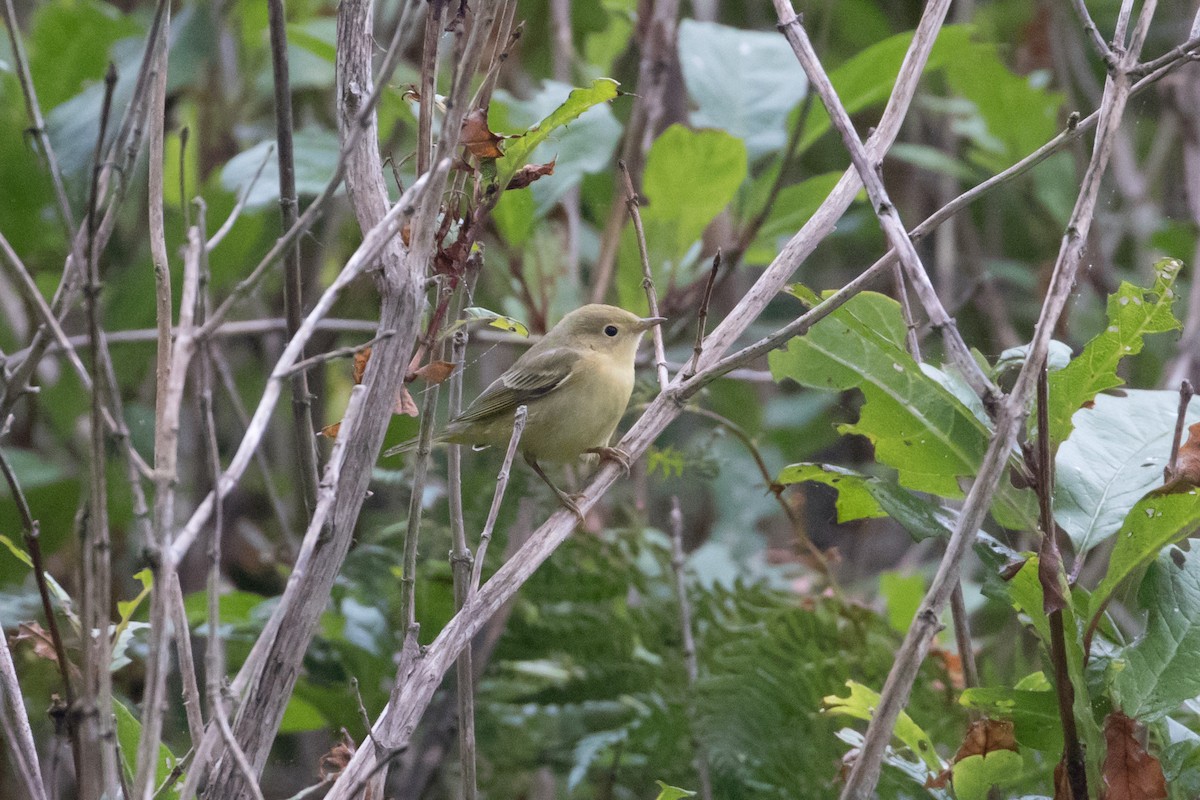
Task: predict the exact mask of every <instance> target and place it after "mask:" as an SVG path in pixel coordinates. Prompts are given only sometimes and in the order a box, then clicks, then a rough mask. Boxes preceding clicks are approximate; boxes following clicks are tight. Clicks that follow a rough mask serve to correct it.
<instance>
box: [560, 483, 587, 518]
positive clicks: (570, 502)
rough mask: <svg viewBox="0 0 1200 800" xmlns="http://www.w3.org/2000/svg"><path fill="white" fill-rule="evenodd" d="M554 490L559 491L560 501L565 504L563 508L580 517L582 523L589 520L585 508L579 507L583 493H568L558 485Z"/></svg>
mask: <svg viewBox="0 0 1200 800" xmlns="http://www.w3.org/2000/svg"><path fill="white" fill-rule="evenodd" d="M554 491H556V492H557V493H558V501H559V502H560V503H562V504H563V508H565V509H567V510H568V511H570V512H571V513H572V514H574V515H575V516H576V517H578V518H579V524H580V525H583V524H584V523H585V522H587V518H586V517H585V516H584V515H583V509H581V508H580V507H579V501H580V500H582V499H583V497H584V496H583V494H567V493H566V492H564V491H562V490H561V489H559V488H557V487H555V489H554Z"/></svg>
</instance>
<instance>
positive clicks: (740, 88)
mask: <svg viewBox="0 0 1200 800" xmlns="http://www.w3.org/2000/svg"><path fill="white" fill-rule="evenodd" d="M679 66H680V68H681V70H682V71H683V82H684V84H685V85H686V86H687V91H688V95H689V96H690V97H691V99H692V100H693V101H694V102H695V104H696V109H695V110H694V111H692V113H691V122H692V124H693V125H694V126H695V127H697V128H719V129H720V130H723V131H726V132H727V133H730V134H732V135H733V136H736V137H737V138H739V139H741V140H742V141H743V142H744V143H745V144H746V151H747V153H748V154H749V156H750V160H751V161H754V160H756V159H758V158H760V157H761V156H763V155H766V154H767V153H770V152H773V151H776V150H779V149H780V148H782V147H783V146H784V144H785V143H786V141H787V130H786V125H787V120H788V114H789V112H790V111H791V110H792V109H793V108H795V107H796V105H797V104H798V103H799V102H800V101H801V100H803V99H804V95H805V94H806V92H807V90H808V81H807V80H806V79H805V77H804V70H802V69H801V68H800V63H799V62H798V61H797V60H796V55H795V54H794V53H793V52H792V48H791V46H790V45H788V43H787V40H786V39H785V38H783V37H782V36H780V35H779V34H778V33H775V32H770V33H768V32H765V31H747V30H741V29H739V28H730V27H727V26H725V25H718V24H717V23H715V22H699V21H696V20H692V19H685V20H683V21H682V22H681V23H680V24H679Z"/></svg>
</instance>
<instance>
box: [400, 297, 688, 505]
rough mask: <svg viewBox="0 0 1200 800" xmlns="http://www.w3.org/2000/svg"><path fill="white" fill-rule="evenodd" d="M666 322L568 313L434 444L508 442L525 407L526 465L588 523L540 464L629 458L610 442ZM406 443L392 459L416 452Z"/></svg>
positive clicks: (596, 308) (606, 310) (601, 308)
mask: <svg viewBox="0 0 1200 800" xmlns="http://www.w3.org/2000/svg"><path fill="white" fill-rule="evenodd" d="M665 321H666V318H665V317H639V316H637V315H636V314H634V313H632V312H629V311H626V310H625V309H623V308H618V307H616V306H610V305H603V304H600V303H592V304H589V305H585V306H582V307H581V308H577V309H575V310H574V311H572V312H570V313H568V314H567V315H566V316H564V317H563V318H562V319H561V320H560V321H559V322H558V324H557V325H555V326H554V327H553V328H551V329H550V330H549V331H548V332H547V333H546V335H545V336H543V337H542V338H541V340H540V341H538V342H537V343H536V344H534V345H533V346H532V347H530V348H529V349H528V350H526V351H525V352H524V353H523V354H522V355H521V357H520V358H518V359H517V360H516V362H515V363H514V364H513V365H512V366H511V367H509V368H508V370H506V371H505V372H504V374H502V375H501V376H500V377H499V378H497V379H496V380H495V381H493V382H492V383H491V385H490V386H488V387H487V388H486V389H484V390H483V392H482V393H480V395H479V396H478V397H476V398H475V400H474V401H472V403H471V404H470V405H469V406H468V407H467V409H466V410H465V411H463V412H462V413H461V414H459V415H458V416H456V417H455V418H454V419H452V420H450V421H449V422H448V423H447V424H446V426H445V428H443V429H442V430H441V431H440V432H438V433H437V434H436V435H435V437H434V440H435V441H437V442H447V443H450V444H466V445H473V446H475V447H481V446H482V447H486V446H490V445H498V446H503V445H506V444H507V443H508V441H509V439H510V438H511V437H512V431H513V423H514V416H515V413H516V410H517V408H518V407H519V406H522V405H524V406H525V407H526V409H527V412H526V413H527V416H526V421H525V429H524V431H523V432H522V434H521V441H520V444H519V448H520V451H521V455H522V457H523V458H524V459H525V462H526V463H527V464H528V465H529V466H530V467H531V468H532V469H533V471H534V472H536V473H537V475H538V476H539V477H540V478H541V479H542V480H543V481H544V482H545V483H546V485H547V486H549V487H550V488H551V489H553V490H554V493H555V494H556V495H558V498H559V500H560V501H561V502H562V504H563V505H564V506H565V507H567V508H568V509H570V510H571V511H572V512H574V513H575V515H576V516H577V517H579V518H580V519H581V520H582V519H583V514H582V512H580V510H579V507H578V506H577V505H576V504H575V500H574V498H573V497H572V496H571V495H569V494H567V493H566V492H564V491H563V490H562V489H560V488H559V487H558V486H556V485H555V483H554V481H552V480H550V478H549V476H547V475H546V472H545V470H543V469H542V466H541V462H570V461H573V460H575V459H577V458H579V457H580V456H581V455H583V454H585V453H592V454H596V455H599V456H600V457H601V458H605V459H611V460H615V461H617V462H618V463H620V464H621V466H622V467H623V468H624V469H626V470H628V468H629V456H628V455H627V454H626V453H624V452H623V451H622V450H620V449H619V448H616V447H611V446H610V445H609V441H610V440H611V439H612V435H613V433H614V432H615V431H616V428H617V423H619V422H620V421H621V417H622V416H624V414H625V408H626V406H628V405H629V398H630V396H631V395H632V394H633V384H634V358H635V356H636V355H637V348H638V344H639V343H640V342H641V340H642V336H643V335H644V334H645V333H646V331H648V330H650V329H651V328H652V327H654V326H655V325H658V324H661V323H663V322H665ZM414 444H415V442H405V443H403V444H400V445H397V446H396V447H393V448H391V449H390V450H388V451H386V452H385V453H384V455H385V456H390V455H394V454H395V453H398V452H402V451H405V450H410V449H412V447H413V446H414Z"/></svg>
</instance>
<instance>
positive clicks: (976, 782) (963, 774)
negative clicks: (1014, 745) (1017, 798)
mask: <svg viewBox="0 0 1200 800" xmlns="http://www.w3.org/2000/svg"><path fill="white" fill-rule="evenodd" d="M951 773H952V774H953V775H954V796H955V798H957V800H987V798H989V797H993V796H994V795H993V794H992V791H993V790H994V789H999V790H1003V789H1005V788H1008V787H1011V786H1015V785H1018V784H1019V783H1020V782H1022V781H1024V780H1025V774H1024V773H1025V759H1023V758H1021V754H1020V753H1014V752H1013V751H1012V750H993V751H992V752H990V753H988V754H987V755H985V756H968V757H966V758H964V759H963V760H961V761H959V762H957V763H955V765H954V766H953V767H952V768H951ZM1001 796H1003V792H1001Z"/></svg>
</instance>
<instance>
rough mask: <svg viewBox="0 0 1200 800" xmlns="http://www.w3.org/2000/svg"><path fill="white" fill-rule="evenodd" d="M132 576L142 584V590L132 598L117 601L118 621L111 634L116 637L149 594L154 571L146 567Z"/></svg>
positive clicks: (152, 584)
mask: <svg viewBox="0 0 1200 800" xmlns="http://www.w3.org/2000/svg"><path fill="white" fill-rule="evenodd" d="M133 577H134V578H135V579H136V580H137V581H138V582H139V583H141V584H142V590H141V591H140V592H138V593H137V596H136V597H134V598H133V599H132V600H118V601H117V613H118V614H120V615H121V619H120V621H118V622H117V628H116V631H115V632H114V634H113V635H114V636H115V637H117V638H119V637H120V636H121V632H122V631H124V630H125V627H126V626H127V625H129V621H130V620H131V619H133V615H134V613H135V612H136V611H137V609H138V606H140V605H141V604H142V601H143V600H145V599H146V597H147V596H149V594H150V589H151V587H153V586H154V573H152V572H151V571H150V570H149V569H148V568H147V569H143V570H140V571H138V572H136V573H134V576H133Z"/></svg>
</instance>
